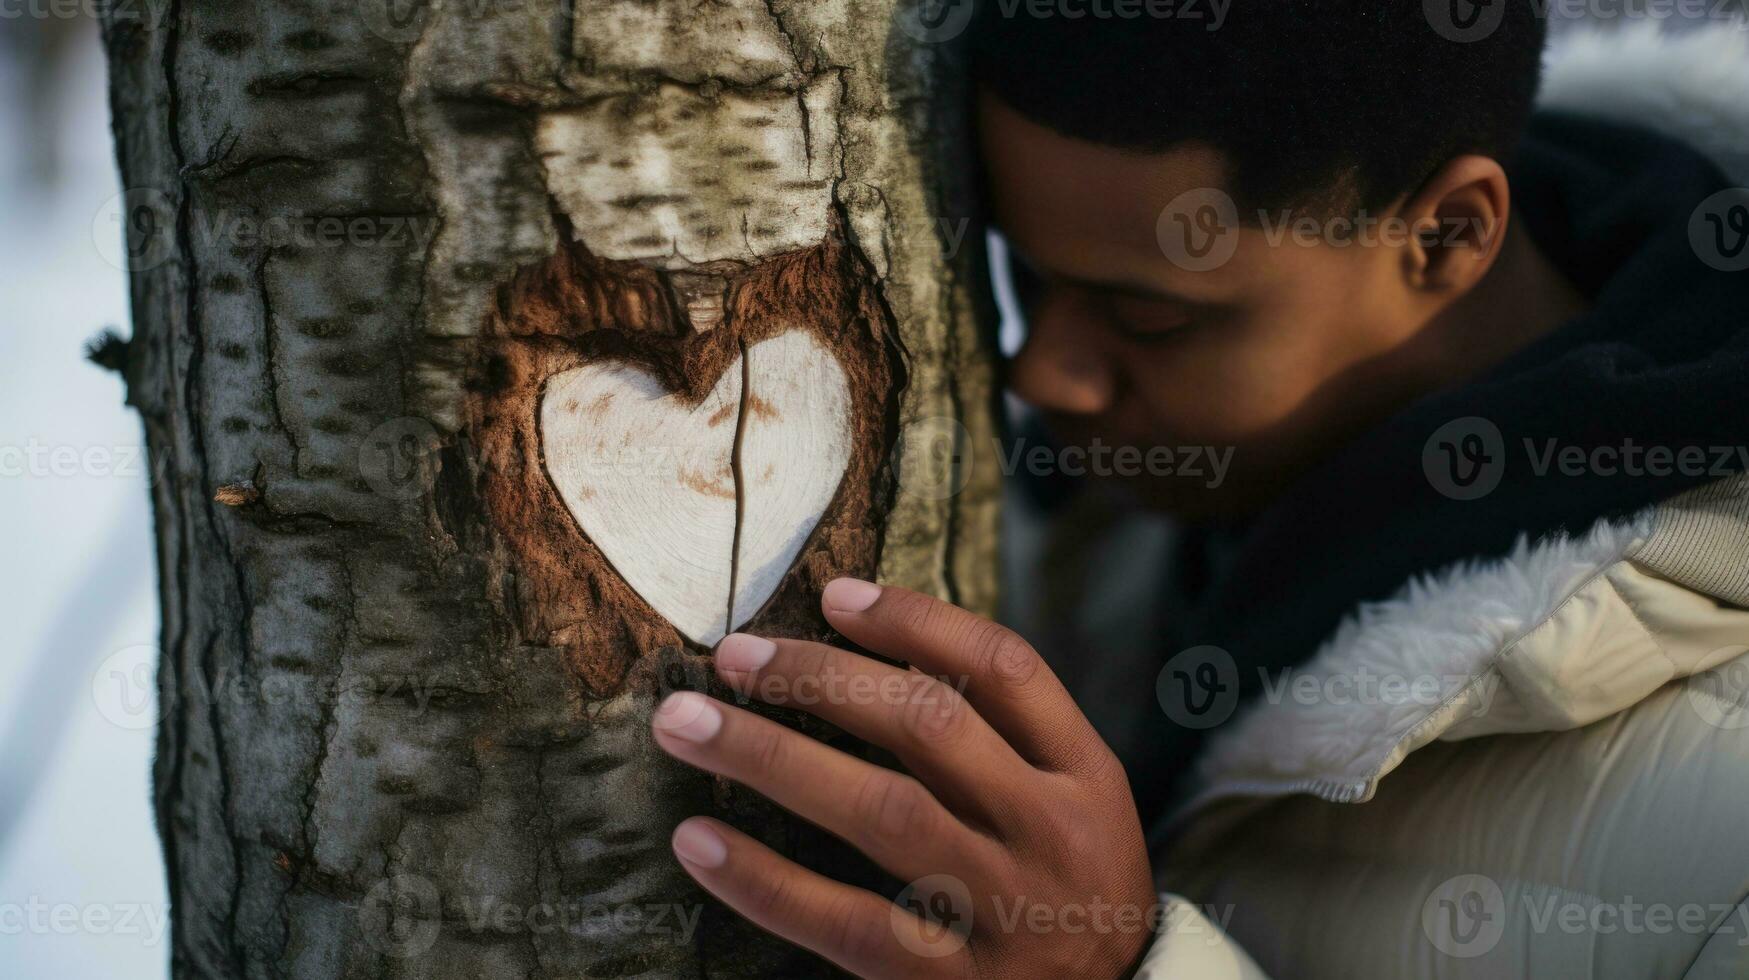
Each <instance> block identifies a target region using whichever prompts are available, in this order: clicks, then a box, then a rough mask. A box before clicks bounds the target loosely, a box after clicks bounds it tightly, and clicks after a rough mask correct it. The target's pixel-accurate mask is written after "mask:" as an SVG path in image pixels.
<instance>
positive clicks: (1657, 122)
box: [1539, 18, 1749, 184]
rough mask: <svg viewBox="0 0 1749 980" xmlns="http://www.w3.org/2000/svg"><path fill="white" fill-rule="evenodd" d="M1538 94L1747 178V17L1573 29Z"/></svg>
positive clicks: (1561, 38) (1553, 49)
mask: <svg viewBox="0 0 1749 980" xmlns="http://www.w3.org/2000/svg"><path fill="white" fill-rule="evenodd" d="M1539 101H1540V102H1541V104H1542V105H1543V106H1545V107H1547V108H1553V109H1568V110H1572V111H1574V112H1583V113H1586V114H1588V115H1593V116H1598V117H1601V118H1605V119H1612V120H1617V121H1620V122H1628V123H1634V124H1637V125H1640V126H1644V127H1646V128H1648V129H1651V130H1653V131H1655V132H1660V133H1663V134H1665V135H1667V136H1672V137H1675V138H1677V139H1680V140H1682V141H1684V142H1686V143H1688V144H1689V145H1690V146H1693V147H1695V148H1697V149H1699V150H1701V151H1702V152H1704V153H1706V154H1707V155H1708V156H1710V157H1711V158H1712V159H1713V160H1714V161H1716V162H1717V163H1718V164H1719V166H1720V167H1721V168H1722V169H1723V170H1724V171H1725V173H1726V174H1728V175H1730V177H1731V179H1732V180H1733V181H1736V182H1737V183H1739V184H1749V21H1746V20H1743V19H1741V18H1739V19H1736V20H1731V21H1723V22H1717V23H1714V24H1712V25H1710V26H1707V27H1703V28H1699V29H1696V30H1690V31H1676V32H1670V31H1665V30H1663V28H1662V27H1661V25H1660V23H1659V22H1657V21H1650V20H1648V21H1636V22H1633V23H1630V24H1624V25H1622V26H1621V27H1618V28H1616V29H1613V30H1597V29H1587V28H1578V29H1574V30H1571V31H1569V32H1566V33H1564V34H1561V35H1558V36H1557V37H1556V38H1554V39H1553V40H1552V41H1551V42H1550V44H1549V49H1548V53H1547V55H1546V56H1545V58H1544V69H1543V85H1542V92H1541V94H1540V96H1539Z"/></svg>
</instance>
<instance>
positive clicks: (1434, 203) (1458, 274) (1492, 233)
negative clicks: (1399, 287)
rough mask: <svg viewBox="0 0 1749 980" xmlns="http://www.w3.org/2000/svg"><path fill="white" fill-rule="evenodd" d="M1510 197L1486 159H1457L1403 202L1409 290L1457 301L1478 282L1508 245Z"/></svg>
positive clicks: (1491, 162) (1499, 171)
mask: <svg viewBox="0 0 1749 980" xmlns="http://www.w3.org/2000/svg"><path fill="white" fill-rule="evenodd" d="M1511 207H1512V195H1511V191H1510V190H1509V188H1508V185H1507V181H1506V171H1505V170H1504V169H1503V168H1501V166H1500V164H1499V162H1498V161H1495V160H1494V159H1492V158H1490V157H1485V156H1477V155H1473V154H1472V155H1469V156H1461V157H1456V158H1454V159H1452V160H1451V161H1449V162H1447V163H1446V164H1445V165H1444V166H1443V167H1440V168H1439V170H1438V171H1436V172H1435V173H1434V174H1433V176H1432V177H1429V178H1428V179H1427V181H1426V183H1424V184H1422V185H1421V189H1420V190H1417V191H1416V192H1415V193H1414V194H1412V195H1410V197H1409V198H1408V200H1407V201H1405V202H1404V204H1403V207H1402V211H1401V212H1400V214H1401V216H1402V217H1403V218H1404V219H1405V220H1407V221H1408V223H1409V229H1410V236H1409V243H1408V248H1407V249H1405V252H1404V257H1403V261H1404V263H1405V267H1404V273H1405V275H1406V276H1407V277H1408V279H1409V284H1410V285H1411V287H1413V288H1415V289H1420V290H1426V291H1429V292H1435V293H1446V294H1450V296H1451V297H1452V298H1455V297H1456V296H1461V295H1463V294H1464V293H1466V292H1468V291H1469V290H1470V287H1472V286H1474V285H1475V284H1476V283H1477V282H1478V281H1480V280H1481V278H1482V276H1483V274H1484V273H1486V272H1487V271H1488V269H1489V267H1490V266H1492V265H1493V264H1494V259H1495V258H1496V257H1497V256H1498V255H1499V254H1500V247H1501V245H1502V244H1503V243H1504V242H1505V240H1506V221H1507V217H1508V214H1509V213H1510V211H1511Z"/></svg>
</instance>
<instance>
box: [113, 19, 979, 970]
mask: <svg viewBox="0 0 1749 980" xmlns="http://www.w3.org/2000/svg"><path fill="white" fill-rule="evenodd" d="M106 10H108V19H107V22H106V24H105V42H106V46H107V47H108V50H109V54H110V60H111V89H112V101H113V105H114V110H115V124H114V125H115V132H116V137H117V142H118V155H119V158H120V162H121V166H122V172H123V175H124V184H125V185H126V186H127V187H128V188H129V191H128V195H127V198H126V201H125V205H126V214H127V218H128V221H127V227H128V229H129V246H130V250H131V254H132V256H133V259H134V270H133V276H132V290H133V297H132V299H133V306H134V316H135V337H134V342H133V343H132V345H131V347H130V354H129V363H128V364H127V376H128V380H129V391H130V401H131V402H132V403H133V404H135V405H136V406H137V407H138V408H139V410H140V412H141V414H142V416H143V417H144V419H145V422H146V427H147V435H148V440H149V443H150V447H151V450H152V452H153V453H154V454H155V457H156V462H157V466H158V472H160V473H161V474H162V478H161V479H159V480H158V481H157V482H156V483H155V485H154V487H153V494H154V507H155V510H156V513H157V533H158V542H159V562H160V575H161V579H162V595H163V619H164V640H163V642H164V650H163V661H162V667H161V670H160V681H159V684H160V693H161V695H162V698H163V701H164V704H165V718H164V721H163V724H162V725H161V727H160V734H159V744H158V753H157V760H156V764H155V772H154V781H155V787H156V804H157V810H158V816H159V823H160V831H161V834H162V837H163V841H164V851H165V858H166V862H167V865H168V868H169V873H170V884H171V894H172V900H173V903H174V910H175V933H174V945H173V952H172V956H173V965H174V968H175V972H176V975H177V976H179V977H213V978H235V977H337V976H344V977H390V976H407V977H414V976H417V977H452V976H453V977H486V978H497V977H517V978H524V977H549V976H564V977H575V976H592V977H610V976H633V975H649V976H711V977H752V976H790V975H806V974H811V973H817V972H820V970H821V967H820V966H819V964H817V963H816V962H813V961H811V960H808V959H806V958H803V957H799V956H797V955H795V954H792V953H790V952H788V951H786V950H785V949H783V948H782V947H781V946H779V945H778V944H775V943H774V942H771V941H768V940H762V939H760V938H759V937H758V936H756V935H755V934H752V933H751V931H750V930H748V929H746V928H745V927H743V926H740V925H738V924H736V923H735V922H734V921H732V919H731V918H730V917H728V916H726V914H724V913H723V912H721V911H720V910H718V909H717V908H716V907H715V906H713V905H711V904H710V903H708V902H706V901H705V900H704V899H703V898H702V897H701V896H700V895H699V893H698V892H697V891H696V890H694V889H693V888H692V887H691V886H690V885H689V883H688V882H687V881H686V880H685V878H684V876H683V875H682V874H681V873H680V872H679V870H678V869H677V868H675V867H674V866H673V864H672V862H671V861H670V859H669V857H668V854H667V846H666V839H667V835H668V832H669V830H670V829H671V827H672V825H673V823H674V822H675V821H676V820H677V819H678V818H679V817H680V816H682V815H684V814H686V813H690V812H700V811H709V812H717V813H720V814H724V815H727V816H729V817H730V818H731V819H738V821H739V822H742V823H748V822H751V823H752V824H754V825H755V826H757V827H759V828H762V832H763V835H764V836H765V837H766V839H768V840H769V841H771V842H773V843H774V844H775V845H777V846H779V847H780V848H783V849H785V850H788V851H790V852H792V853H802V854H804V855H809V856H818V855H819V854H822V853H826V852H827V851H830V850H831V847H830V845H829V844H828V843H827V842H823V841H821V840H820V839H819V835H817V834H816V833H813V832H811V831H810V830H809V829H808V828H806V827H804V826H799V825H797V824H796V823H795V822H793V821H788V820H786V819H784V818H783V817H782V816H781V815H780V814H774V813H772V812H771V811H770V809H769V808H768V807H766V806H765V805H763V804H762V803H761V802H760V801H758V800H755V799H750V798H749V797H748V794H745V793H743V792H740V791H738V790H735V789H734V788H732V787H729V786H725V785H721V784H718V783H716V782H714V781H712V780H709V779H706V778H703V777H700V776H698V775H696V774H694V773H691V772H687V771H683V770H682V769H681V768H679V767H677V766H675V765H672V764H670V763H668V762H667V761H666V760H665V759H663V758H662V757H661V756H660V755H659V753H657V752H656V751H655V750H654V748H653V746H651V745H650V743H649V739H648V736H647V731H646V724H647V718H648V713H649V711H650V709H651V708H652V706H653V704H654V702H655V699H656V698H657V697H659V695H660V694H661V693H662V692H663V691H664V690H665V689H666V688H670V687H673V686H678V685H688V686H697V685H702V684H704V683H705V682H706V681H705V679H706V677H707V676H708V671H707V670H705V669H704V668H705V666H706V664H705V661H704V656H705V652H704V651H703V650H701V649H699V648H698V647H696V646H695V645H691V644H689V643H687V642H686V641H685V640H684V639H683V638H681V637H680V636H679V635H678V634H677V633H676V632H675V631H674V630H673V629H672V627H669V626H668V625H667V624H666V623H664V622H663V621H661V619H660V617H656V616H654V614H653V613H652V612H651V610H649V608H648V607H646V606H644V605H643V604H642V603H641V602H640V601H639V600H638V598H637V596H636V595H635V593H631V592H630V591H629V590H628V589H627V588H626V587H625V585H624V583H623V582H622V581H620V580H619V579H618V578H617V577H616V576H615V575H614V574H613V572H612V570H611V569H610V568H604V567H603V564H602V562H601V561H600V556H599V555H598V554H595V553H593V552H592V550H591V545H590V543H589V541H588V540H587V537H586V536H585V535H583V534H582V533H581V532H580V531H579V530H578V528H577V527H576V525H575V524H574V523H567V521H566V520H565V518H566V514H565V512H564V511H563V509H562V508H558V509H555V507H554V501H553V499H552V491H551V487H550V486H549V485H548V484H547V483H546V482H544V481H543V480H542V479H541V472H540V467H539V465H538V464H539V449H538V442H531V441H530V435H531V433H530V431H529V428H528V427H529V426H530V425H531V424H532V420H531V416H530V414H529V413H530V412H531V407H530V405H531V401H530V393H531V392H532V391H536V390H538V385H539V383H540V382H541V380H542V378H543V377H544V375H545V374H548V373H550V372H551V371H553V370H556V369H558V368H559V367H560V366H562V365H565V364H573V363H581V362H582V361H585V360H587V359H590V358H594V357H607V356H616V357H625V358H631V359H635V360H638V361H639V362H640V363H643V364H646V365H647V366H648V367H649V368H650V369H651V370H652V371H654V372H656V373H657V374H658V375H659V376H661V377H664V378H665V379H667V381H668V383H669V384H671V385H672V386H673V387H674V390H676V391H696V390H698V387H697V386H699V385H703V386H705V387H708V386H709V384H710V382H711V380H712V379H713V378H714V376H715V373H720V369H721V367H722V365H723V364H724V363H726V360H725V358H726V357H728V356H729V355H728V354H727V352H728V351H729V350H730V349H731V347H733V346H735V345H736V344H737V343H738V342H740V341H742V340H749V339H757V338H759V337H762V336H767V335H770V334H771V333H774V332H777V331H778V330H781V329H804V330H809V331H812V332H814V334H815V335H816V336H818V337H820V338H821V339H822V340H823V341H824V342H826V343H827V344H828V346H829V347H830V348H831V349H832V350H833V351H834V352H835V353H836V355H837V356H838V357H839V358H840V360H841V361H842V363H843V367H844V369H845V372H846V375H847V377H848V378H849V380H850V384H851V391H852V400H853V402H854V419H855V421H854V431H855V434H856V439H857V440H858V442H857V446H856V448H855V452H854V454H853V457H852V461H851V463H850V469H849V471H848V472H847V474H846V476H845V479H844V483H843V484H842V486H841V487H840V488H839V491H838V493H837V496H836V497H835V498H834V499H833V502H832V504H831V505H830V507H829V508H828V510H827V512H826V516H825V517H823V518H822V520H821V523H820V525H819V528H818V529H817V531H816V532H815V534H814V535H813V537H812V538H811V539H810V541H809V542H808V544H807V545H806V547H805V549H804V551H803V553H802V557H801V558H800V559H798V561H797V563H796V565H795V566H794V568H793V569H792V571H791V573H790V574H789V575H788V577H787V578H786V579H785V580H784V582H783V584H782V585H781V587H780V588H779V590H778V592H777V594H776V595H774V596H773V598H772V599H771V601H770V602H769V603H768V604H767V605H766V606H765V608H764V609H763V610H762V611H761V612H760V613H759V614H758V616H757V617H756V618H755V620H754V624H755V626H756V627H757V628H759V629H764V630H770V631H774V632H778V631H781V632H784V633H788V634H792V635H812V636H824V635H826V632H825V626H824V624H823V622H821V621H820V620H819V618H818V616H817V615H816V614H815V612H814V611H813V596H814V594H815V593H816V592H817V590H818V588H819V586H820V584H821V583H823V582H824V581H825V579H827V578H829V577H830V576H831V575H834V574H839V573H843V572H852V573H863V574H869V573H874V574H878V576H879V577H880V578H882V579H883V580H884V581H888V582H893V583H897V584H903V585H906V586H910V587H913V588H918V589H921V590H924V591H928V592H932V593H935V594H937V595H941V596H944V597H947V598H951V599H954V600H956V601H958V602H961V603H962V604H965V605H968V606H971V607H973V608H980V609H988V608H989V607H990V606H991V605H992V604H993V598H994V596H993V592H994V582H993V574H994V572H993V567H992V566H993V562H992V561H991V558H992V555H991V549H992V548H993V532H994V521H995V510H994V507H995V503H994V500H995V493H994V485H993V484H994V473H988V472H985V473H976V472H975V473H972V474H970V477H971V482H970V483H969V484H968V485H967V486H966V487H965V490H964V491H963V492H960V493H958V494H957V495H949V494H927V493H925V494H912V493H905V492H900V491H899V490H898V489H897V488H896V486H895V479H894V476H893V471H892V467H891V466H890V465H889V459H888V457H889V454H890V453H891V451H892V450H893V448H894V443H895V440H896V439H897V438H898V437H899V435H900V434H901V433H903V432H906V431H908V430H909V427H911V426H912V425H914V424H916V423H920V422H927V421H929V420H933V419H938V418H947V419H953V420H957V422H958V423H960V424H961V425H963V426H964V427H965V430H966V431H967V432H968V433H969V435H971V436H972V437H973V438H982V437H984V436H986V435H987V433H988V431H989V427H990V426H991V424H992V412H991V411H990V409H991V406H992V388H991V376H990V370H989V364H988V360H987V354H986V352H987V349H988V348H987V345H986V344H985V343H984V342H983V337H982V335H981V333H980V331H979V330H978V328H977V327H976V323H977V322H978V321H979V319H980V317H979V314H980V313H981V312H982V308H983V300H982V298H981V297H980V296H979V295H978V294H977V291H976V290H975V289H974V288H973V286H972V285H971V284H972V283H974V282H976V281H977V277H976V276H975V274H974V273H975V270H977V269H978V267H979V262H980V261H981V255H980V251H979V249H978V248H977V247H976V246H977V244H978V243H977V242H976V240H975V234H976V233H975V231H974V232H971V233H968V232H967V230H966V226H965V224H964V222H963V220H962V216H967V215H969V214H970V213H971V209H970V207H969V205H968V202H967V197H966V188H965V187H964V185H963V182H962V176H961V175H962V173H963V167H962V166H961V164H962V163H963V159H962V156H961V155H962V154H963V151H964V149H965V147H964V142H963V129H962V128H961V127H960V126H959V124H958V120H957V119H956V118H954V116H953V115H952V114H951V113H950V114H940V109H939V107H940V106H942V105H951V104H954V103H955V102H956V100H955V99H954V98H953V96H954V93H953V92H952V91H943V90H942V89H940V88H938V87H937V84H938V81H939V79H941V78H943V77H946V76H944V75H943V73H942V68H943V56H944V54H945V51H944V49H943V48H942V47H940V46H928V45H918V44H917V43H916V42H914V41H912V40H911V39H910V38H909V37H908V36H906V35H905V34H903V33H901V32H897V31H894V30H892V28H891V25H892V24H893V23H894V16H895V10H894V8H893V6H892V5H891V3H890V2H887V0H870V2H861V0H819V2H809V3H802V2H784V0H750V2H749V0H721V2H713V3H707V4H702V5H695V4H693V3H688V2H680V0H573V2H570V3H561V2H560V0H459V2H456V3H444V4H437V5H420V4H417V3H414V4H412V5H403V4H401V3H400V2H398V0H345V2H338V3H335V2H329V3H323V2H290V0H260V2H256V3H250V4H235V3H221V2H218V0H168V2H167V3H166V4H164V5H154V4H147V5H144V7H143V8H142V7H140V6H139V5H109V6H108V7H107V8H106ZM142 15H149V16H142ZM652 175H656V176H652ZM336 229H338V231H336ZM967 238H971V239H972V240H971V241H969V242H968V244H967V247H963V248H962V247H959V245H960V243H961V242H962V241H963V240H965V239H967ZM911 462H912V463H913V464H914V465H917V466H920V467H923V468H925V469H926V470H928V469H929V468H932V467H933V468H934V469H935V472H932V473H931V472H925V473H923V474H921V478H920V485H923V486H930V487H934V486H951V485H957V482H956V481H955V480H953V479H952V478H950V477H949V476H948V475H945V474H944V473H942V472H940V470H941V469H942V468H944V467H951V466H952V465H953V459H952V457H951V455H950V454H940V455H921V456H918V457H917V458H915V459H914V460H912V461H911ZM240 488H241V489H240ZM828 860H841V859H840V858H828ZM701 909H702V915H703V920H702V922H701V923H698V925H697V929H696V932H692V931H689V930H685V929H682V928H681V925H680V922H681V920H682V919H683V918H684V917H685V916H687V915H691V914H694V913H696V912H698V911H699V910H701Z"/></svg>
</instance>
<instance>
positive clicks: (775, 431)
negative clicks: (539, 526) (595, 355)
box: [540, 330, 850, 646]
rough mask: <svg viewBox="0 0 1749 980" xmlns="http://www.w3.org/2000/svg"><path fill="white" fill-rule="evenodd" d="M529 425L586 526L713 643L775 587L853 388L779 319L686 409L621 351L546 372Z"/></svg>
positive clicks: (839, 463) (815, 500) (815, 502)
mask: <svg viewBox="0 0 1749 980" xmlns="http://www.w3.org/2000/svg"><path fill="white" fill-rule="evenodd" d="M744 381H745V383H744ZM744 389H745V390H744ZM540 435H541V450H542V455H543V457H544V458H545V461H546V468H547V475H548V477H549V478H550V479H551V480H552V482H553V486H554V487H556V488H557V489H558V491H559V496H560V498H561V499H563V500H564V502H565V506H566V507H567V508H568V509H569V510H570V511H571V516H572V517H574V518H576V519H577V525H578V526H579V527H581V528H582V529H583V533H585V534H587V535H588V536H589V539H590V540H591V541H593V542H595V544H596V546H597V547H599V548H600V549H601V552H602V554H603V555H605V556H606V557H607V560H608V562H609V563H611V564H612V565H613V567H614V570H615V571H617V572H618V573H619V574H620V577H621V578H623V579H625V581H626V583H627V584H629V585H630V586H631V587H632V588H633V589H635V590H637V593H638V595H640V596H642V597H643V598H644V601H645V602H648V603H649V604H650V606H651V608H653V609H655V610H656V612H657V613H659V614H661V616H662V617H663V618H664V619H667V620H668V621H669V622H670V623H672V624H674V626H675V628H677V629H679V630H680V631H681V632H682V633H684V634H686V635H687V636H688V637H690V638H691V639H693V640H694V641H696V642H698V643H701V644H704V645H705V646H710V645H712V644H714V643H716V641H717V640H719V639H721V638H722V637H723V636H724V634H726V633H728V632H730V631H732V630H733V629H735V628H736V627H738V626H740V625H741V624H743V623H745V622H747V620H749V619H752V618H753V615H754V614H755V613H757V612H758V611H759V610H760V608H761V607H762V606H764V605H765V602H766V600H767V599H770V598H771V595H772V593H774V592H776V591H777V587H778V585H779V584H780V583H781V582H782V581H783V577H784V575H785V574H787V573H788V571H789V569H790V566H791V565H793V564H794V563H795V560H796V556H797V555H799V554H800V553H801V550H802V546H803V545H804V544H805V543H807V540H808V536H809V535H810V534H812V533H813V530H814V526H815V525H817V524H818V523H819V522H820V518H821V517H822V516H823V515H824V514H825V512H826V507H827V505H828V504H830V503H831V502H832V498H833V496H834V495H835V494H836V493H837V491H838V484H839V482H840V481H842V480H843V477H844V470H845V467H846V466H847V465H848V464H849V462H850V392H849V386H848V384H847V382H846V380H845V377H844V369H843V368H842V367H841V366H840V365H839V363H838V360H837V359H836V358H835V357H833V356H832V354H831V352H830V351H828V350H826V348H825V347H823V346H821V344H820V343H819V341H817V340H815V339H814V337H813V336H812V335H811V334H808V333H806V332H804V331H799V330H792V331H790V332H789V333H785V334H783V335H781V336H778V337H773V338H771V339H769V340H765V341H761V342H760V343H757V344H754V345H752V346H751V347H750V348H748V349H746V351H745V352H744V353H743V355H742V357H737V358H735V360H734V361H733V362H732V363H731V364H730V365H729V366H728V368H727V369H726V370H724V371H723V375H722V377H721V378H720V379H718V381H717V383H716V385H715V386H714V387H712V388H711V390H710V393H709V394H707V395H706V396H705V397H704V399H703V400H702V401H701V402H699V403H698V404H697V405H688V404H686V403H685V401H684V400H683V399H682V398H680V397H679V396H678V395H676V394H674V393H673V392H670V391H668V390H667V389H666V388H664V387H663V386H662V383H661V382H660V381H658V380H657V379H656V378H655V377H654V376H652V375H651V374H649V373H648V372H646V371H644V370H643V369H642V368H640V367H637V366H635V365H633V364H631V363H629V362H626V361H598V362H595V363H592V364H586V365H584V366H583V367H579V368H573V369H572V370H569V371H563V372H560V373H558V374H555V375H553V376H552V377H551V378H549V379H548V380H547V384H546V390H545V392H544V393H543V394H542V396H541V404H540Z"/></svg>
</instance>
